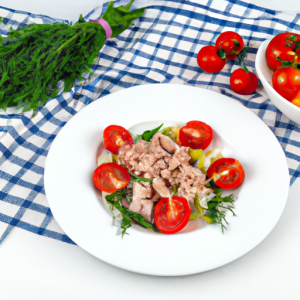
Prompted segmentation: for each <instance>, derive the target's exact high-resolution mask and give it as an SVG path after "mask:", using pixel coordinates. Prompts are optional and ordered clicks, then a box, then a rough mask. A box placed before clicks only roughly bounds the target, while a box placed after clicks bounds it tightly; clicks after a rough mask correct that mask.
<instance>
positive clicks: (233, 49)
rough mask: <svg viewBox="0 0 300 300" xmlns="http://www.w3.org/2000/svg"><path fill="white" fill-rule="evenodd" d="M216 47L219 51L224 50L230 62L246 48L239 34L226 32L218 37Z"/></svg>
mask: <svg viewBox="0 0 300 300" xmlns="http://www.w3.org/2000/svg"><path fill="white" fill-rule="evenodd" d="M216 47H217V48H218V50H221V49H223V50H224V52H225V54H226V58H227V59H228V60H234V59H236V58H237V56H238V54H239V53H240V52H241V51H242V49H243V48H244V41H243V39H242V37H241V36H240V35H239V34H238V33H236V32H234V31H226V32H223V33H221V34H220V35H219V36H218V38H217V40H216Z"/></svg>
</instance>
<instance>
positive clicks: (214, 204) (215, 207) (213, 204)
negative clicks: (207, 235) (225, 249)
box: [202, 187, 236, 233]
mask: <svg viewBox="0 0 300 300" xmlns="http://www.w3.org/2000/svg"><path fill="white" fill-rule="evenodd" d="M215 193H216V196H215V197H214V198H213V199H211V200H210V201H208V202H207V207H208V209H207V210H206V212H205V214H204V216H202V218H203V219H204V220H205V221H206V222H207V223H209V224H220V225H221V228H222V232H223V233H224V229H227V228H226V227H225V225H224V223H223V221H224V222H225V223H226V224H228V223H227V221H226V219H225V213H224V212H222V211H220V210H219V208H223V209H227V210H230V211H231V212H232V214H233V215H234V216H236V214H235V213H234V211H233V210H232V209H233V208H234V206H233V202H234V199H233V194H231V195H229V196H226V197H222V189H220V188H218V187H217V188H216V189H215ZM225 203H229V205H227V206H224V204H225Z"/></svg>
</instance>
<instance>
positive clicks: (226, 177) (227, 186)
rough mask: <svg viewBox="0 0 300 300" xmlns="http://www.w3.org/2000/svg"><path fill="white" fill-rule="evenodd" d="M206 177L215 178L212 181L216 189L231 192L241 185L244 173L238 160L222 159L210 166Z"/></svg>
mask: <svg viewBox="0 0 300 300" xmlns="http://www.w3.org/2000/svg"><path fill="white" fill-rule="evenodd" d="M222 173H223V174H222ZM207 176H208V177H210V178H214V177H217V179H214V181H215V184H216V185H217V186H218V187H220V188H222V189H224V190H231V189H234V188H237V187H238V186H240V185H241V184H242V182H243V180H244V178H245V172H244V169H243V167H242V165H241V163H240V162H239V161H238V160H236V159H234V158H225V157H224V158H220V159H217V160H216V161H215V162H213V163H212V164H211V165H210V167H209V168H208V170H207ZM218 177H219V178H218Z"/></svg>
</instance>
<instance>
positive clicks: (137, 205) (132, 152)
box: [93, 121, 245, 236]
mask: <svg viewBox="0 0 300 300" xmlns="http://www.w3.org/2000/svg"><path fill="white" fill-rule="evenodd" d="M163 126H164V124H161V125H160V126H158V127H157V128H155V129H149V130H146V131H144V132H143V133H141V134H139V135H134V134H132V133H131V132H129V131H128V130H126V129H125V128H123V127H121V126H118V125H110V126H108V127H106V128H105V130H104V132H103V145H102V147H100V149H102V151H101V153H99V156H98V161H97V162H98V167H97V168H96V170H95V171H94V173H93V182H94V185H95V186H96V188H97V189H99V190H101V191H102V199H103V200H104V201H105V202H106V203H107V204H108V205H109V208H110V211H111V212H112V215H113V218H114V219H115V218H117V217H120V218H121V220H122V221H121V229H122V236H123V235H124V234H125V233H126V230H127V229H128V228H129V227H131V225H132V224H133V223H136V224H138V225H141V226H142V227H144V228H146V229H149V230H152V231H154V232H160V233H164V234H174V233H177V232H179V231H181V230H183V229H184V228H185V227H186V226H187V224H188V223H189V222H191V221H193V220H196V219H203V220H205V221H206V222H207V223H208V224H220V225H221V228H222V231H223V230H224V229H226V227H225V225H226V224H227V221H226V218H225V214H226V211H228V210H229V211H231V213H232V214H233V215H235V214H234V212H233V208H234V206H233V202H234V198H233V194H230V195H227V196H222V191H223V190H231V189H235V188H237V187H239V186H240V185H241V184H242V182H243V180H244V177H245V173H244V169H243V167H242V165H241V163H240V162H239V161H238V160H236V159H234V158H226V157H223V155H222V153H221V150H220V149H218V148H212V147H209V146H210V145H211V142H212V140H213V135H214V134H213V130H212V128H211V127H210V126H209V125H208V124H206V123H204V122H201V121H190V122H187V123H186V124H183V125H182V126H169V127H163ZM209 148H211V149H210V150H208V149H209Z"/></svg>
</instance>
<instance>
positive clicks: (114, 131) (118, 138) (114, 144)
mask: <svg viewBox="0 0 300 300" xmlns="http://www.w3.org/2000/svg"><path fill="white" fill-rule="evenodd" d="M103 139H104V141H103V142H104V146H105V148H106V149H107V150H108V151H110V152H112V153H113V154H117V153H118V151H119V149H120V148H121V147H122V146H124V145H126V144H128V145H131V144H132V143H133V139H132V137H131V135H130V133H129V132H128V131H127V130H126V129H125V128H123V127H122V126H118V125H110V126H108V127H106V128H105V129H104V132H103Z"/></svg>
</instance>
